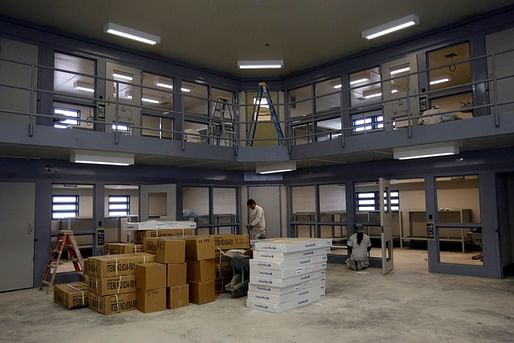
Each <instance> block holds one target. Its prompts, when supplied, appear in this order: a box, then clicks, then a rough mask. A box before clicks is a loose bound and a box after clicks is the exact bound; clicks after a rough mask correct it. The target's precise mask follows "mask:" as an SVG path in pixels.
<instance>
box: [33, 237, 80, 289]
mask: <svg viewBox="0 0 514 343" xmlns="http://www.w3.org/2000/svg"><path fill="white" fill-rule="evenodd" d="M65 247H66V250H67V251H68V259H69V260H71V261H72V263H73V267H74V268H75V272H76V273H78V274H79V275H80V277H81V279H82V280H83V281H85V280H86V276H85V274H84V259H83V258H82V255H81V254H80V250H79V246H78V244H77V241H76V240H75V236H74V235H73V231H70V230H60V231H59V232H58V234H57V237H56V240H55V242H54V244H53V246H52V252H51V254H50V260H49V262H48V265H47V266H46V270H45V272H44V273H43V279H42V281H41V285H40V286H39V290H42V289H43V286H45V285H46V286H48V291H47V292H48V293H49V292H51V291H52V290H53V287H54V282H55V276H56V275H57V273H58V271H57V270H58V269H59V264H60V263H61V259H62V257H63V256H62V253H63V252H64V248H65Z"/></svg>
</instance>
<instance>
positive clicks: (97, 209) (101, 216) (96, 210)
mask: <svg viewBox="0 0 514 343" xmlns="http://www.w3.org/2000/svg"><path fill="white" fill-rule="evenodd" d="M93 219H94V220H93V225H94V227H93V228H92V230H94V231H95V234H94V235H93V255H94V256H96V255H98V252H99V249H98V246H97V242H98V237H97V235H96V228H98V227H103V228H105V183H103V182H97V183H96V184H95V185H94V197H93Z"/></svg>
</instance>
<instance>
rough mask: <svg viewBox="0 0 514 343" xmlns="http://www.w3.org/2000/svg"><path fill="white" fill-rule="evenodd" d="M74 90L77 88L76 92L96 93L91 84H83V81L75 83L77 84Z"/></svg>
mask: <svg viewBox="0 0 514 343" xmlns="http://www.w3.org/2000/svg"><path fill="white" fill-rule="evenodd" d="M73 88H75V89H76V90H79V91H83V92H88V93H94V92H95V88H94V87H93V86H92V85H91V84H89V83H87V82H83V81H75V83H74V84H73Z"/></svg>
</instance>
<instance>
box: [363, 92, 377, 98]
mask: <svg viewBox="0 0 514 343" xmlns="http://www.w3.org/2000/svg"><path fill="white" fill-rule="evenodd" d="M380 96H382V93H381V92H378V93H371V94H368V95H365V96H364V97H363V98H364V99H372V98H378V97H380Z"/></svg>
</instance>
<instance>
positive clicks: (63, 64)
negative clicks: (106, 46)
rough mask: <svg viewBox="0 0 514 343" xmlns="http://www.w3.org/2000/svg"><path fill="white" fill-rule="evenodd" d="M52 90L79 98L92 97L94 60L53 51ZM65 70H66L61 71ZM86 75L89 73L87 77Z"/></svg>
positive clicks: (93, 92) (93, 89)
mask: <svg viewBox="0 0 514 343" xmlns="http://www.w3.org/2000/svg"><path fill="white" fill-rule="evenodd" d="M54 66H55V68H56V69H60V70H59V71H54V90H55V91H57V92H59V93H65V94H70V95H74V96H77V97H81V98H91V99H92V98H93V97H94V95H95V79H94V77H92V76H94V75H95V61H93V60H90V59H86V58H81V57H76V56H71V55H66V54H61V53H55V55H54ZM61 70H66V71H61ZM79 74H80V75H79ZM86 75H91V77H88V76H86Z"/></svg>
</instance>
